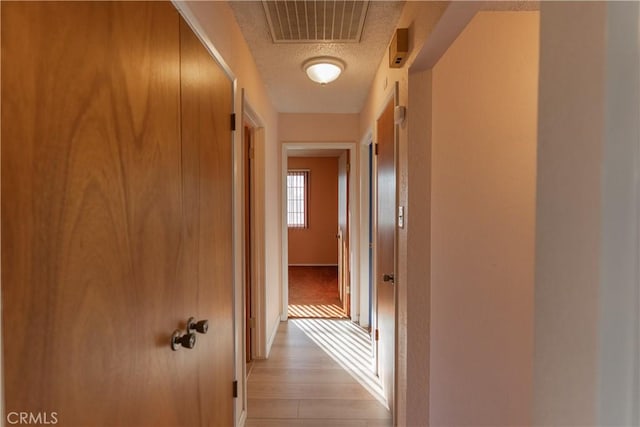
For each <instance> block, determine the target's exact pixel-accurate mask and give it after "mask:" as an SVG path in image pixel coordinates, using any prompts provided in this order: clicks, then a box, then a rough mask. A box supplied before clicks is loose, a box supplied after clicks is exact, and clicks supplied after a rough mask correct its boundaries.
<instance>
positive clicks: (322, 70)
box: [302, 56, 345, 86]
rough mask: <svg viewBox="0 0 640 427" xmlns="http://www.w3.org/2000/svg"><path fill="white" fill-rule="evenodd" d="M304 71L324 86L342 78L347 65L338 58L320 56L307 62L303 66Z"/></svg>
mask: <svg viewBox="0 0 640 427" xmlns="http://www.w3.org/2000/svg"><path fill="white" fill-rule="evenodd" d="M302 69H303V70H304V71H305V73H307V76H308V77H309V78H310V79H311V80H313V81H314V82H316V83H320V84H321V85H323V86H324V85H326V84H327V83H331V82H332V81H334V80H335V79H337V78H338V77H340V74H341V73H342V72H343V71H344V69H345V64H344V62H343V61H341V60H339V59H338V58H332V57H330V56H318V57H315V58H311V59H308V60H306V61H305V62H304V63H303V64H302Z"/></svg>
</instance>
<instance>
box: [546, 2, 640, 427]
mask: <svg viewBox="0 0 640 427" xmlns="http://www.w3.org/2000/svg"><path fill="white" fill-rule="evenodd" d="M638 13H639V10H638V4H637V3H635V2H629V3H624V2H620V3H618V2H611V3H609V2H593V3H573V2H560V3H555V2H549V3H547V2H543V3H542V5H541V24H540V33H541V34H540V35H541V38H540V96H539V100H540V103H539V125H538V134H539V149H538V193H537V232H536V240H537V245H536V283H535V286H536V299H535V362H534V365H535V370H534V378H535V381H534V384H535V386H534V413H533V422H534V424H535V425H582V426H595V425H638V424H640V415H639V413H638V411H640V391H639V390H638V387H639V384H640V374H639V371H640V369H639V368H640V360H639V358H640V356H639V352H640V349H639V348H640V341H639V337H638V333H639V331H640V316H639V313H640V300H639V296H640V289H639V288H640V278H639V277H638V263H639V262H638V260H639V259H640V250H639V248H638V219H639V218H638V206H639V205H638V202H639V200H638V194H639V193H638V191H639V190H640V189H639V188H638V172H639V167H638V162H639V155H640V150H639V147H638V144H639V137H640V132H639V130H638V126H639V125H638V123H639V122H640V121H639V120H638V118H639V115H640V108H639V107H640V105H639V104H640V93H639V84H638V79H639V58H640V48H639V41H638V22H639V16H638Z"/></svg>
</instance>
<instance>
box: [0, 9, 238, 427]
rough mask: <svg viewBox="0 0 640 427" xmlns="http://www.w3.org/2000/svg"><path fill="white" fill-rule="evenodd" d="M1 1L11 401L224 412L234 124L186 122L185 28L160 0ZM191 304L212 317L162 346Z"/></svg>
mask: <svg viewBox="0 0 640 427" xmlns="http://www.w3.org/2000/svg"><path fill="white" fill-rule="evenodd" d="M0 7H1V15H2V23H1V31H2V38H1V40H2V42H1V43H2V48H1V50H2V64H1V65H2V82H1V83H2V105H1V107H2V117H1V128H2V129H1V140H2V159H1V161H2V194H1V198H2V212H1V222H2V305H3V334H4V337H3V338H4V339H3V356H4V368H5V369H4V373H5V384H4V386H5V389H4V395H5V408H6V411H7V412H10V411H32V412H46V413H51V412H56V413H57V419H58V424H59V425H62V426H79V425H86V426H89V425H118V426H161V425H193V426H195V425H221V426H222V425H224V426H227V425H231V424H232V423H233V418H232V415H231V414H232V404H231V381H232V379H233V378H232V375H233V370H232V363H233V342H232V338H231V324H232V313H231V307H232V305H231V297H230V295H231V294H230V292H231V289H230V287H231V275H230V272H231V262H230V258H229V257H230V253H231V251H230V249H229V248H230V247H231V243H230V236H229V231H228V230H230V229H231V222H230V221H231V214H230V212H229V211H228V210H226V209H225V210H220V209H219V208H218V207H217V205H222V206H231V203H230V202H231V199H230V191H231V190H230V188H231V181H230V167H231V164H230V154H229V151H228V149H227V148H226V147H225V146H224V144H223V145H222V146H223V147H225V148H217V144H218V143H219V141H226V142H227V144H228V142H229V141H230V135H229V134H230V132H229V128H228V115H227V116H226V120H225V124H226V130H225V131H224V132H223V130H222V124H221V123H222V122H221V120H222V119H221V117H222V116H220V117H218V116H216V115H214V116H212V115H207V116H208V119H209V120H207V121H204V122H202V123H200V122H199V123H198V126H202V127H211V126H216V127H215V134H212V133H210V132H208V131H206V132H205V131H202V132H200V130H199V129H198V130H197V131H196V132H192V133H189V132H190V131H189V130H188V128H189V127H191V126H193V125H194V124H193V123H191V124H189V123H181V116H184V114H182V113H183V112H185V113H186V111H183V110H181V103H180V97H181V90H182V92H183V93H182V96H183V97H185V89H186V87H185V85H183V86H182V88H181V83H180V76H181V65H180V55H181V52H180V50H181V38H180V33H181V32H182V33H183V35H184V34H185V31H186V30H187V28H186V26H184V25H182V27H181V24H180V17H179V15H178V13H177V12H176V10H175V9H174V8H173V6H172V5H171V4H170V3H168V2H148V3H147V2H145V3H135V2H122V3H120V2H68V3H67V2H44V3H31V2H23V3H22V2H21V3H8V2H2V3H1V5H0ZM183 41H184V37H183ZM187 50H188V49H187ZM185 52H186V50H185ZM209 59H210V58H209ZM184 71H185V70H184V69H183V70H182V74H183V76H184V74H185V73H184ZM227 87H230V85H229V84H228V83H227ZM227 91H228V92H230V89H227ZM225 96H226V97H227V98H225V100H224V101H217V102H219V103H220V104H225V110H224V112H223V113H220V114H225V115H226V114H228V111H229V106H230V95H225ZM187 97H188V95H187ZM185 105H186V104H185ZM216 105H217V104H216ZM198 108H200V107H198ZM214 123H216V124H215V125H214ZM194 135H195V137H196V138H209V137H211V136H215V138H216V139H214V140H210V141H207V142H206V143H205V142H204V141H203V140H202V139H189V140H187V137H194ZM183 141H184V142H185V144H184V145H183ZM214 145H215V147H214ZM196 151H197V155H198V156H202V159H201V160H199V161H197V162H196V161H194V160H193V159H194V158H195V157H196ZM214 205H215V206H214ZM212 239H215V240H214V241H213V242H212ZM227 288H228V289H227ZM189 316H196V317H198V318H208V319H209V321H210V323H211V328H210V331H209V333H208V334H207V335H200V336H198V342H197V344H196V347H195V348H194V349H192V350H187V349H181V350H180V351H177V352H173V351H171V349H170V347H169V339H170V335H171V333H172V332H173V330H174V329H176V328H178V327H182V328H184V326H185V321H186V318H187V317H189Z"/></svg>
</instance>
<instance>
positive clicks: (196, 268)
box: [180, 20, 235, 427]
mask: <svg viewBox="0 0 640 427" xmlns="http://www.w3.org/2000/svg"><path fill="white" fill-rule="evenodd" d="M180 46H181V50H180V54H181V63H180V65H181V100H182V102H181V105H182V109H181V112H182V187H183V191H184V194H183V211H184V215H185V217H184V223H183V230H184V251H183V254H182V257H183V260H184V261H183V266H184V268H183V277H184V279H183V283H182V285H183V287H184V289H185V294H184V296H183V298H184V299H185V301H186V302H187V307H193V308H192V309H191V312H195V313H197V315H196V316H197V317H198V318H199V319H200V318H203V319H208V320H209V332H208V333H207V334H206V335H199V336H198V344H197V347H196V348H195V349H194V350H188V352H189V353H191V354H190V355H189V356H190V357H192V358H194V359H195V360H196V361H197V366H196V367H195V369H194V371H193V373H192V374H194V375H197V378H196V380H195V381H193V382H192V383H191V385H192V386H193V387H197V389H198V390H199V392H200V395H199V400H198V401H197V402H196V403H197V405H198V410H199V411H200V419H199V423H200V425H207V426H209V425H215V426H220V427H226V426H230V425H233V395H232V383H233V380H234V375H235V374H234V338H233V337H234V331H233V310H232V307H233V259H232V254H233V241H232V239H233V236H232V232H233V227H232V224H233V210H232V209H233V199H232V180H233V171H232V167H233V158H232V138H231V128H230V117H231V108H232V105H233V100H232V96H233V91H232V82H231V80H229V78H228V77H227V76H226V74H225V73H224V71H223V70H222V68H221V67H220V66H219V65H218V64H217V63H216V62H215V61H214V60H213V58H212V57H211V55H210V54H209V52H208V51H207V50H206V49H205V47H204V46H203V45H202V43H200V40H199V39H198V38H197V37H196V35H195V34H194V33H193V32H192V31H191V29H190V28H189V26H188V25H187V24H186V23H185V22H184V21H183V20H181V21H180ZM194 308H195V309H194Z"/></svg>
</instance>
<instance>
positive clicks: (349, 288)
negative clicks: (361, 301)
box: [347, 286, 351, 294]
mask: <svg viewBox="0 0 640 427" xmlns="http://www.w3.org/2000/svg"><path fill="white" fill-rule="evenodd" d="M347 293H348V294H350V293H351V286H347Z"/></svg>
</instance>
